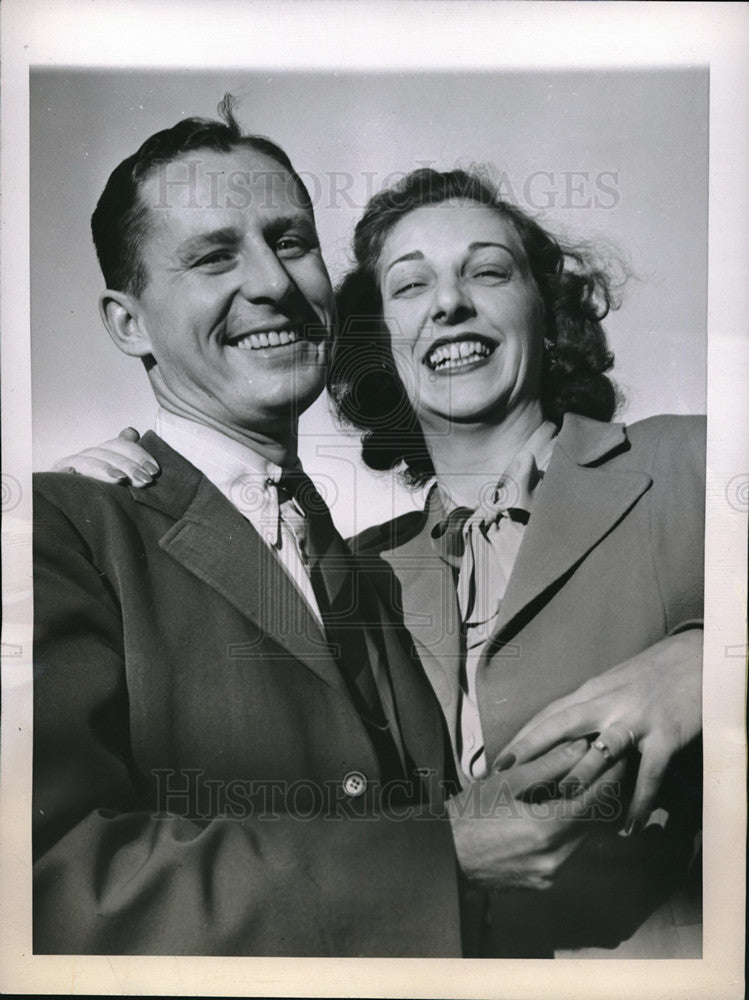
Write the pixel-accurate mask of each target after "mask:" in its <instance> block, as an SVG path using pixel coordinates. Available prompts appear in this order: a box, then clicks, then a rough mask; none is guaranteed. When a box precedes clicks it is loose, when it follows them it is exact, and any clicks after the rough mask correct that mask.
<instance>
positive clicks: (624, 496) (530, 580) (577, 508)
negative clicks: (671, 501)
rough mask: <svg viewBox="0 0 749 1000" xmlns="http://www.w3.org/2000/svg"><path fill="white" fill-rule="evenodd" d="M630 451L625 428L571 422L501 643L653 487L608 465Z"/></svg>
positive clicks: (547, 479)
mask: <svg viewBox="0 0 749 1000" xmlns="http://www.w3.org/2000/svg"><path fill="white" fill-rule="evenodd" d="M628 448H629V441H628V439H627V434H626V430H625V428H624V425H623V424H604V423H601V422H599V421H596V420H591V419H589V418H587V417H581V416H578V415H577V414H567V415H566V416H565V419H564V423H563V424H562V428H561V430H560V432H559V437H558V440H557V444H556V447H555V449H554V453H553V454H552V458H551V462H550V463H549V467H548V469H547V471H546V474H545V476H544V481H543V485H542V487H541V488H540V489H539V491H538V495H537V498H536V503H535V506H534V510H533V514H532V516H531V519H530V521H529V522H528V527H527V529H526V531H525V536H524V538H523V542H522V544H521V546H520V551H519V552H518V557H517V561H516V563H515V566H514V567H513V571H512V574H511V576H510V581H509V583H508V586H507V591H506V593H505V596H504V599H503V601H502V608H501V610H500V615H499V619H498V623H497V629H496V630H495V638H496V637H497V635H498V634H499V633H501V632H502V631H503V630H504V629H505V628H506V627H507V626H508V625H509V624H510V623H511V622H512V620H513V619H514V618H516V617H517V616H518V615H519V614H520V613H521V612H522V611H524V610H525V609H526V608H528V606H529V605H530V604H532V603H533V602H534V601H536V600H537V599H538V598H539V597H541V595H542V594H543V593H544V592H545V591H546V590H548V589H549V588H550V587H552V586H553V585H554V584H555V583H556V582H557V581H559V580H560V579H561V578H562V577H563V576H564V575H565V574H566V573H568V572H570V571H571V570H572V569H573V568H574V567H575V566H576V565H577V564H578V563H579V562H581V561H582V559H584V558H585V556H586V555H587V554H588V552H590V551H591V549H593V548H594V547H595V546H596V545H597V544H598V542H599V541H600V540H601V539H602V538H603V537H604V536H605V535H606V534H608V532H609V531H611V529H612V528H613V527H614V526H615V525H616V524H617V523H618V522H619V521H620V520H621V519H622V518H623V517H624V516H625V514H626V513H627V512H628V511H629V510H630V509H631V508H632V507H633V506H634V504H635V503H637V501H638V500H639V498H640V497H641V496H642V494H643V493H644V492H645V491H646V490H647V489H648V488H649V487H650V485H651V483H652V479H651V477H650V476H649V475H648V474H647V473H644V472H637V471H620V470H618V469H616V468H612V467H611V466H610V464H609V462H610V460H611V459H612V458H614V457H615V456H616V455H617V454H619V453H621V452H622V451H625V450H627V449H628Z"/></svg>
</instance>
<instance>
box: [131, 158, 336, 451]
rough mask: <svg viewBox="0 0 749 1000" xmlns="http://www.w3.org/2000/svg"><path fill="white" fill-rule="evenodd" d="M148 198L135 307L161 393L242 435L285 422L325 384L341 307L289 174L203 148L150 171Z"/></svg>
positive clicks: (171, 405) (179, 408) (263, 161)
mask: <svg viewBox="0 0 749 1000" xmlns="http://www.w3.org/2000/svg"><path fill="white" fill-rule="evenodd" d="M186 181H187V182H188V183H185V182H186ZM141 198H142V201H143V202H144V204H145V205H147V206H148V207H149V221H150V229H149V232H148V235H147V236H146V238H145V241H144V246H143V248H142V259H143V263H144V265H145V270H146V274H147V284H146V287H145V289H144V291H143V292H142V294H141V295H140V296H138V298H137V299H135V306H134V315H135V316H136V319H137V323H138V327H139V330H140V334H141V336H142V338H143V343H142V347H143V349H142V350H139V353H141V354H146V353H150V354H151V355H153V358H154V359H155V362H156V364H155V366H154V367H153V368H152V369H151V371H150V377H151V381H152V385H153V387H154V390H155V392H156V395H157V397H158V398H159V401H160V402H161V403H162V405H165V406H166V407H167V408H168V409H170V410H173V411H176V412H178V413H182V414H183V415H185V416H191V417H193V418H194V419H198V420H202V421H203V422H205V423H209V424H212V425H214V426H220V427H222V428H225V429H227V430H229V431H231V432H234V433H235V434H237V433H238V434H240V435H241V434H243V433H246V432H248V431H249V432H251V433H252V432H257V433H268V434H271V435H272V434H273V432H274V431H277V430H279V429H280V430H286V429H288V427H289V426H290V423H289V421H290V420H293V419H294V417H295V415H296V414H298V413H300V412H301V411H303V410H304V409H306V408H307V407H308V406H309V405H310V404H311V403H312V402H314V400H315V399H316V398H317V397H318V396H319V395H320V393H321V391H322V389H323V387H324V383H325V360H326V350H327V338H328V332H329V330H330V324H331V320H332V316H333V310H334V305H333V291H332V288H331V285H330V279H329V277H328V273H327V271H326V269H325V264H324V263H323V259H322V256H321V254H320V247H319V244H318V239H317V233H316V230H315V222H314V217H313V215H312V211H311V210H309V209H306V208H302V207H300V201H301V197H300V193H299V190H298V188H297V187H296V186H295V185H294V182H293V179H292V178H291V176H290V175H289V173H288V172H287V171H286V170H284V168H283V167H282V166H281V165H280V164H278V163H277V162H276V161H275V160H272V159H270V158H269V157H267V156H265V155H263V154H262V153H257V152H255V151H253V150H249V149H236V150H233V151H232V152H229V153H222V152H216V151H213V150H196V151H194V152H191V153H189V154H187V155H186V156H185V157H184V158H183V159H181V160H177V161H173V162H171V163H169V164H166V165H165V166H163V167H161V168H160V169H159V170H158V171H155V172H154V173H153V174H152V175H151V176H149V177H148V178H147V179H146V180H145V181H144V183H143V184H142V185H141Z"/></svg>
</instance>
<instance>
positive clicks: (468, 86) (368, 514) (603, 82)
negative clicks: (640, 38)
mask: <svg viewBox="0 0 749 1000" xmlns="http://www.w3.org/2000/svg"><path fill="white" fill-rule="evenodd" d="M227 90H229V91H231V92H232V93H234V94H236V95H237V96H239V97H240V98H241V104H240V107H239V110H238V115H239V118H240V120H241V121H242V123H243V125H244V126H245V127H246V129H248V130H249V131H253V132H260V133H263V134H266V135H269V136H271V137H272V138H273V139H275V140H276V141H278V142H280V144H281V145H282V146H283V147H284V148H285V149H286V150H287V151H288V153H289V155H290V156H291V159H292V161H293V162H294V164H295V166H296V167H297V169H298V170H299V171H300V172H301V173H302V175H303V177H304V179H305V182H306V183H307V186H308V188H309V189H310V192H311V194H312V197H313V200H314V202H315V212H316V217H317V222H318V228H319V231H320V236H321V240H322V246H323V252H324V254H325V257H326V261H327V262H328V266H329V269H330V271H331V275H332V277H333V278H334V280H336V279H338V278H340V277H341V275H342V274H343V273H344V272H345V269H346V266H347V263H348V249H349V244H350V238H351V233H352V230H353V225H354V223H355V222H356V220H357V219H358V218H359V216H360V214H361V211H362V208H363V206H364V203H365V201H366V199H367V197H369V195H371V194H372V193H374V192H375V191H377V190H378V189H379V188H380V187H382V186H383V184H385V183H387V182H388V180H392V179H393V178H394V176H398V175H400V174H402V173H403V172H405V171H408V170H410V169H413V168H414V167H416V166H419V165H422V164H425V165H430V166H434V167H436V168H437V169H449V168H451V167H454V166H456V165H461V166H466V165H470V164H472V163H486V164H490V165H491V168H492V170H493V172H494V175H495V178H496V179H497V180H498V181H499V183H500V186H501V187H502V189H503V191H504V192H505V193H506V194H507V195H508V196H509V197H510V198H511V199H512V200H514V201H516V202H518V203H519V204H520V205H521V206H522V207H524V208H526V209H529V210H531V211H532V212H533V213H534V214H536V215H537V216H538V217H539V218H540V220H541V221H542V222H544V223H545V224H546V225H547V226H549V228H551V229H552V230H554V231H555V232H557V233H559V234H560V235H562V236H565V237H567V238H571V239H586V240H591V241H592V242H594V243H600V244H601V245H604V246H605V245H607V244H608V243H609V242H613V244H614V245H615V246H616V247H618V248H619V249H620V251H622V252H623V253H624V255H625V257H626V259H627V260H628V262H629V265H630V267H631V269H632V271H633V272H634V275H635V276H634V277H633V278H632V279H630V281H629V282H628V283H627V286H626V288H625V293H624V302H623V306H622V309H621V310H620V311H619V312H617V313H614V314H612V315H611V316H610V317H609V320H608V321H607V329H608V331H609V336H610V343H611V346H612V348H613V350H614V352H615V355H616V359H617V363H616V366H615V370H614V376H615V379H616V381H617V382H618V384H619V385H620V387H621V388H622V389H623V391H624V393H625V395H626V398H627V403H626V406H625V407H624V408H623V410H622V411H621V414H620V416H621V418H622V419H624V420H627V421H629V422H631V421H633V420H637V419H640V418H642V417H644V416H648V415H650V414H654V413H666V412H671V413H697V412H703V411H704V409H705V385H706V374H705V355H706V297H707V170H708V74H707V70H706V69H694V70H684V69H676V70H661V71H659V70H652V71H650V70H647V71H646V70H637V71H616V72H601V71H598V70H596V71H590V72H577V71H575V72H543V73H541V72H532V73H531V72H507V73H504V72H503V73H478V72H477V73H464V72H460V73H450V72H445V73H440V74H435V73H406V74H403V73H381V74H380V73H377V74H365V73H330V72H309V73H306V72H305V73H273V74H269V73H260V72H258V73H252V72H247V73H245V72H241V71H236V70H232V71H226V72H204V71H200V72H189V71H180V72H165V71H159V72H152V71H148V72H147V71H124V70H122V71H120V70H116V69H109V70H102V71H93V70H85V71H84V70H64V69H63V70H60V69H57V70H50V71H42V70H35V71H33V72H32V74H31V255H32V257H31V305H32V376H33V385H32V393H33V395H32V401H33V414H34V456H33V464H34V468H35V469H45V468H49V467H50V466H51V465H52V464H53V462H54V461H56V460H57V459H58V458H60V457H62V456H63V455H66V454H70V453H71V452H73V451H76V450H78V449H80V448H82V447H85V446H88V445H91V444H95V443H98V442H100V441H103V440H105V439H106V438H108V437H111V436H114V435H115V434H116V433H117V431H119V429H120V428H121V427H123V426H125V425H126V424H133V425H134V426H136V427H137V428H138V429H139V430H141V431H144V430H146V429H147V428H148V427H149V426H150V425H151V422H152V420H153V414H154V411H155V405H154V401H153V397H152V394H151V390H150V387H149V385H148V382H147V379H146V377H145V374H144V372H143V369H142V366H141V365H140V363H139V362H137V361H136V360H134V359H131V358H127V357H125V356H124V355H120V354H119V352H118V351H117V350H116V348H115V347H114V346H113V344H112V343H111V341H110V340H109V337H108V336H107V334H106V333H105V331H104V329H103V327H102V326H101V323H100V320H99V316H98V309H97V297H98V294H99V292H100V291H101V289H102V287H103V282H102V279H101V275H100V272H99V270H98V265H97V263H96V258H95V254H94V250H93V245H92V243H91V239H90V235H89V218H90V214H91V211H92V210H93V207H94V205H95V204H96V200H97V198H98V196H99V194H100V192H101V190H102V188H103V186H104V183H105V182H106V178H107V176H108V175H109V173H110V171H111V170H112V169H113V168H114V167H115V166H116V164H117V163H118V162H119V161H120V160H121V159H123V158H124V157H125V156H127V155H129V154H130V153H132V152H134V150H135V149H136V148H137V147H138V146H139V145H140V143H141V142H142V141H143V140H144V139H145V138H146V137H147V136H148V135H150V134H151V133H152V132H154V131H157V130H158V129H161V128H165V127H168V126H170V125H172V124H174V122H176V121H177V120H178V119H180V118H182V117H185V116H188V115H204V116H210V117H214V116H215V110H216V105H217V103H218V101H219V100H220V99H221V97H222V95H223V94H224V92H225V91H227ZM300 452H301V456H302V460H303V462H304V463H305V465H306V467H307V468H308V470H310V471H312V472H313V473H314V474H315V476H316V478H317V479H318V481H321V484H322V485H323V486H324V487H325V492H326V495H327V496H328V497H329V498H332V503H331V506H332V509H333V514H334V517H335V519H336V521H337V523H338V524H339V526H340V527H341V530H342V531H343V532H344V533H346V534H348V533H351V532H353V531H358V530H361V529H362V528H364V527H366V526H368V525H369V524H372V523H375V522H378V521H382V520H385V519H386V518H388V517H391V516H392V515H393V514H394V513H397V512H400V511H402V510H406V509H410V508H412V507H413V506H415V505H416V506H418V505H419V503H420V497H419V496H414V495H409V494H406V493H404V492H403V491H402V490H401V489H400V488H399V487H398V486H397V484H396V483H395V482H394V480H393V478H392V477H384V478H383V477H377V478H374V477H372V476H370V475H369V474H367V473H366V472H365V471H364V470H363V468H362V466H361V464H360V462H359V460H358V443H357V441H356V439H355V438H352V437H350V436H344V435H342V434H341V433H340V432H338V431H337V430H336V428H335V426H334V425H333V423H332V422H331V420H330V417H329V414H328V412H327V407H326V404H325V401H324V400H321V401H320V402H319V403H318V404H316V406H315V407H314V408H313V409H312V410H311V411H309V412H308V413H307V414H306V415H305V417H304V418H303V423H302V441H301V446H300Z"/></svg>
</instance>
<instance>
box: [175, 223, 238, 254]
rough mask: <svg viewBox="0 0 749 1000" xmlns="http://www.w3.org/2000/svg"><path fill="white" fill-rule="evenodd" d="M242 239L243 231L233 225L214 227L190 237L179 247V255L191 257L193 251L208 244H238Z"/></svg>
mask: <svg viewBox="0 0 749 1000" xmlns="http://www.w3.org/2000/svg"><path fill="white" fill-rule="evenodd" d="M241 239H242V236H241V233H240V232H239V230H238V229H235V228H234V227H233V226H227V227H225V228H224V229H212V230H211V231H210V232H207V233H198V234H197V235H196V236H190V237H188V238H187V239H186V240H184V241H183V242H182V243H180V245H179V246H178V247H177V255H178V256H179V257H190V256H191V255H192V254H193V253H196V252H198V251H200V250H202V249H204V248H205V247H206V246H213V245H215V244H216V243H234V244H236V243H239V242H240V241H241Z"/></svg>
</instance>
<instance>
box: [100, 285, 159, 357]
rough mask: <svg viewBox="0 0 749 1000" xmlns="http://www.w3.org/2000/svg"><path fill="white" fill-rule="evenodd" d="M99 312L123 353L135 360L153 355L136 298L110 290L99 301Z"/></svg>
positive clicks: (110, 334)
mask: <svg viewBox="0 0 749 1000" xmlns="http://www.w3.org/2000/svg"><path fill="white" fill-rule="evenodd" d="M99 312H100V314H101V318H102V321H103V323H104V326H105V327H106V328H107V332H108V333H109V336H110V337H111V338H112V340H113V341H114V342H115V344H116V345H117V346H118V347H119V349H120V350H121V351H124V352H125V354H130V355H132V357H135V358H142V357H145V356H146V355H147V354H151V340H150V338H149V336H148V331H147V330H146V328H145V325H144V322H143V318H142V314H141V310H140V309H139V308H138V302H137V299H135V297H134V296H132V295H128V294H127V293H126V292H117V291H113V290H112V289H110V288H108V289H107V290H106V291H105V292H104V293H103V294H102V296H101V297H100V299H99Z"/></svg>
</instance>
